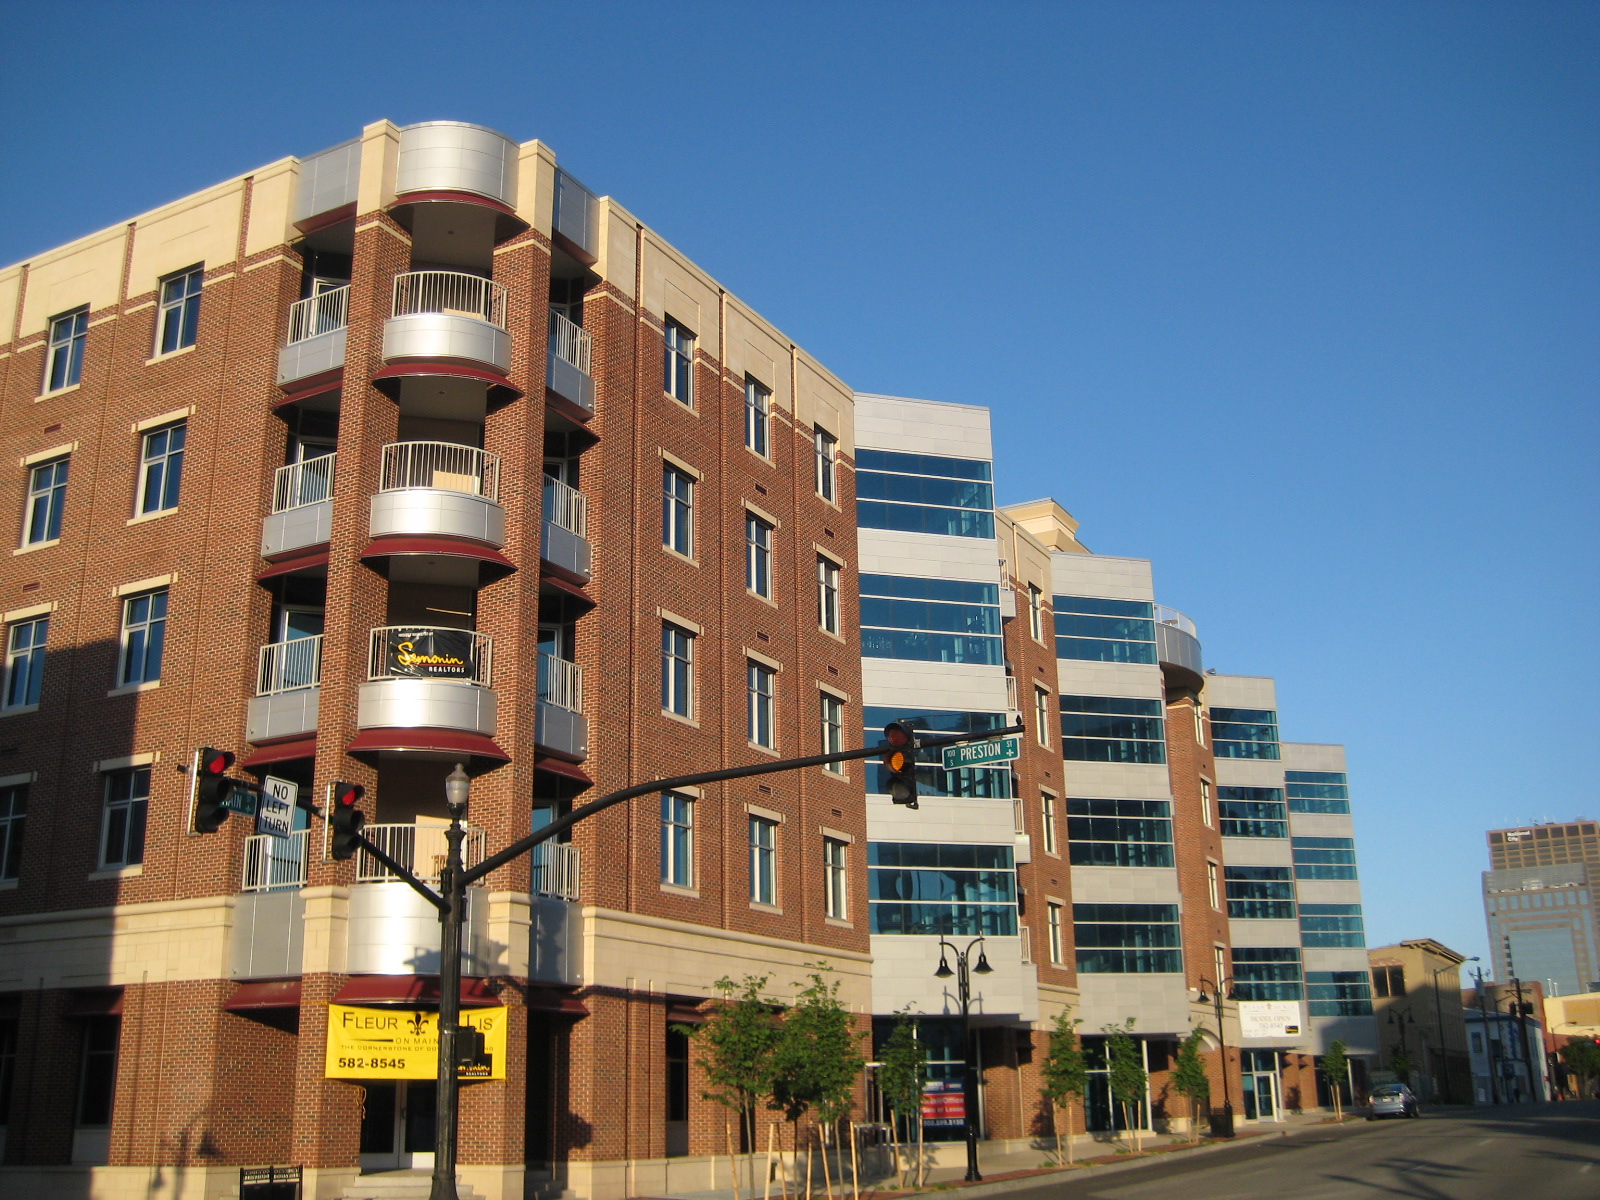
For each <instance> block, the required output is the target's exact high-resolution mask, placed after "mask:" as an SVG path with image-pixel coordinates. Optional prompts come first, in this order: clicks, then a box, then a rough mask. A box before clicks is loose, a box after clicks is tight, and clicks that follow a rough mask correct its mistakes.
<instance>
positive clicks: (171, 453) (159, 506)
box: [139, 421, 188, 514]
mask: <svg viewBox="0 0 1600 1200" xmlns="http://www.w3.org/2000/svg"><path fill="white" fill-rule="evenodd" d="M187 430H188V427H187V426H186V425H185V424H184V423H183V422H182V421H179V422H178V423H177V424H176V425H166V426H163V427H162V428H160V429H152V430H151V431H150V432H149V433H147V434H145V435H144V452H143V453H142V454H141V455H140V466H139V512H140V513H141V514H144V513H153V512H165V511H166V510H167V509H169V508H177V507H178V488H179V486H180V485H181V484H182V482H183V444H184V442H185V441H186V440H187Z"/></svg>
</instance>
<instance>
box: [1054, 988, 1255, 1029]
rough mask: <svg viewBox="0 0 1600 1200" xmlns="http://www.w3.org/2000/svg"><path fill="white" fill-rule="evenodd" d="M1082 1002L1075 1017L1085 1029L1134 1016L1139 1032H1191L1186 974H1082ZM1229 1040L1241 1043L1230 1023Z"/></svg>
mask: <svg viewBox="0 0 1600 1200" xmlns="http://www.w3.org/2000/svg"><path fill="white" fill-rule="evenodd" d="M1078 989H1079V1005H1078V1008H1077V1009H1076V1010H1075V1011H1074V1012H1073V1014H1072V1015H1073V1016H1075V1017H1082V1018H1083V1024H1084V1028H1086V1029H1099V1028H1101V1027H1102V1026H1104V1025H1110V1024H1113V1023H1117V1024H1120V1023H1121V1022H1123V1021H1126V1020H1127V1019H1128V1018H1129V1017H1132V1018H1133V1019H1134V1020H1135V1021H1136V1022H1137V1025H1138V1029H1139V1032H1140V1033H1141V1034H1143V1035H1145V1036H1147V1037H1148V1036H1150V1035H1152V1034H1163V1033H1176V1034H1179V1035H1180V1036H1181V1035H1186V1034H1187V1033H1188V1032H1189V988H1188V983H1187V981H1186V980H1185V979H1184V977H1183V976H1182V975H1177V974H1173V975H1097V974H1092V973H1087V972H1080V973H1079V975H1078ZM1228 1034H1229V1040H1230V1041H1233V1042H1234V1044H1235V1045H1237V1044H1238V1042H1237V1038H1238V1026H1237V1025H1230V1028H1229V1030H1228Z"/></svg>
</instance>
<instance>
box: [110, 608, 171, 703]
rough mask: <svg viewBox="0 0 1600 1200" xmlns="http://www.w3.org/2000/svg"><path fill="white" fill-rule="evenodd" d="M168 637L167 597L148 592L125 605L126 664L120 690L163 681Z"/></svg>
mask: <svg viewBox="0 0 1600 1200" xmlns="http://www.w3.org/2000/svg"><path fill="white" fill-rule="evenodd" d="M166 637H167V593H166V591H165V589H163V590H162V591H159V592H145V593H143V594H142V595H138V596H129V597H128V598H127V599H126V600H124V601H123V602H122V661H121V664H120V667H119V669H118V672H117V684H118V686H122V687H126V686H127V685H129V684H134V683H154V682H155V681H156V680H158V679H160V678H161V648H162V645H163V644H164V643H165V641H166Z"/></svg>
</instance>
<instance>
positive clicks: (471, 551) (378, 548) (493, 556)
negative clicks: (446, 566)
mask: <svg viewBox="0 0 1600 1200" xmlns="http://www.w3.org/2000/svg"><path fill="white" fill-rule="evenodd" d="M391 554H448V555H450V556H452V557H454V558H475V559H477V560H478V561H479V562H481V563H484V564H486V565H488V566H490V567H492V568H494V569H495V570H496V571H498V572H499V573H501V574H502V575H507V574H510V573H511V572H512V571H515V570H516V569H517V564H516V563H514V562H512V561H511V560H510V559H509V558H507V557H506V556H505V555H504V554H501V553H500V551H498V550H496V549H495V548H494V547H493V546H487V545H485V544H484V543H482V542H469V541H466V540H465V539H463V538H448V537H381V538H374V539H373V540H372V541H371V542H369V543H367V548H366V549H365V550H363V551H362V552H361V557H362V558H387V557H388V556H389V555H391Z"/></svg>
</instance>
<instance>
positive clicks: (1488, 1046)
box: [1473, 967, 1500, 1104]
mask: <svg viewBox="0 0 1600 1200" xmlns="http://www.w3.org/2000/svg"><path fill="white" fill-rule="evenodd" d="M1473 975H1474V977H1475V978H1476V980H1477V983H1478V1025H1479V1026H1480V1027H1481V1028H1482V1029H1483V1049H1484V1052H1485V1054H1487V1055H1488V1058H1489V1099H1490V1101H1492V1102H1493V1103H1495V1104H1499V1103H1500V1085H1499V1084H1497V1083H1496V1082H1495V1078H1494V1075H1495V1062H1494V1039H1493V1038H1492V1037H1490V1036H1489V1014H1488V1010H1487V1008H1486V1006H1485V1004H1484V991H1483V968H1482V967H1479V968H1478V969H1477V970H1476V971H1474V972H1473Z"/></svg>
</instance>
